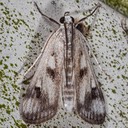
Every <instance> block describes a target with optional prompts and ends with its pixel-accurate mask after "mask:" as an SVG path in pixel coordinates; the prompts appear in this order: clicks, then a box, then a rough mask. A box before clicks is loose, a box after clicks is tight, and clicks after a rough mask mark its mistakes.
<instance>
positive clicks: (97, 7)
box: [75, 3, 101, 26]
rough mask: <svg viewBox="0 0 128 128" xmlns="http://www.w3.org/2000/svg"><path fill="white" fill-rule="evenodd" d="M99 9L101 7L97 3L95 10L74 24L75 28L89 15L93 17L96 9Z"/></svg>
mask: <svg viewBox="0 0 128 128" xmlns="http://www.w3.org/2000/svg"><path fill="white" fill-rule="evenodd" d="M99 7H101V4H100V3H99V4H98V5H97V6H96V8H95V9H94V10H93V11H92V12H91V13H90V14H89V15H87V16H86V17H84V18H82V19H80V20H79V21H78V22H76V23H75V26H77V25H78V24H79V23H81V22H82V21H84V20H85V19H87V18H88V17H90V16H91V15H93V14H94V13H95V12H96V11H97V10H98V9H99Z"/></svg>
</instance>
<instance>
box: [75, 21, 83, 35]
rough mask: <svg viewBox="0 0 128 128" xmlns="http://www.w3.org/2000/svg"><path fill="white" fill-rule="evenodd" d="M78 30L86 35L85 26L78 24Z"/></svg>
mask: <svg viewBox="0 0 128 128" xmlns="http://www.w3.org/2000/svg"><path fill="white" fill-rule="evenodd" d="M76 28H77V29H78V30H79V31H80V32H81V33H84V26H83V24H82V23H80V24H78V25H77V26H76Z"/></svg>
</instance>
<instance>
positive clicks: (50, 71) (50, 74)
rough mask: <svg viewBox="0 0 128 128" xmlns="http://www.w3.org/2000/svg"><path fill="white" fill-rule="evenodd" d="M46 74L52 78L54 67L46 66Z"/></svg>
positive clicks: (53, 76)
mask: <svg viewBox="0 0 128 128" xmlns="http://www.w3.org/2000/svg"><path fill="white" fill-rule="evenodd" d="M47 73H48V75H49V76H50V77H51V78H52V79H53V80H54V78H55V69H51V68H50V67H48V68H47Z"/></svg>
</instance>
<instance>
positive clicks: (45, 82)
mask: <svg viewBox="0 0 128 128" xmlns="http://www.w3.org/2000/svg"><path fill="white" fill-rule="evenodd" d="M35 6H36V7H37V9H38V11H39V12H40V14H41V15H42V16H43V17H45V18H48V19H49V20H50V21H52V22H54V23H56V24H58V25H59V26H60V27H59V29H58V30H56V31H55V32H54V33H53V34H52V35H51V36H50V37H49V38H48V40H47V41H46V43H45V45H44V47H43V49H42V51H41V54H40V55H39V57H38V58H37V59H36V61H35V62H34V64H33V65H32V66H31V67H30V69H29V70H28V71H27V73H26V74H25V75H24V81H23V83H24V82H25V81H29V82H28V84H29V86H28V88H27V90H26V92H25V95H24V96H23V97H21V101H20V114H21V116H22V118H23V120H24V121H25V122H26V123H30V124H40V123H42V122H44V121H47V120H49V119H51V118H52V117H54V116H55V115H56V113H57V111H58V109H59V104H60V102H62V103H63V106H64V107H65V109H67V111H69V112H72V111H75V113H77V114H78V115H79V116H80V117H81V118H82V119H83V120H84V121H87V122H88V123H91V124H102V123H103V122H104V120H105V116H106V110H105V101H104V97H103V93H102V90H101V88H100V86H99V83H98V81H97V78H96V75H95V72H94V70H93V66H92V64H91V61H90V49H89V47H88V43H87V40H86V38H85V37H84V35H83V34H82V33H81V31H80V30H79V28H80V26H79V24H80V23H81V22H82V21H84V20H85V19H86V18H88V17H89V16H91V15H92V14H93V13H94V12H95V11H97V9H98V8H99V7H100V5H99V4H98V5H97V6H96V7H95V9H94V10H93V11H92V12H91V13H90V14H89V15H88V16H87V17H84V18H82V19H81V20H79V21H77V22H76V23H75V22H74V18H73V17H71V16H70V15H69V12H65V14H64V16H63V17H61V18H60V23H58V22H57V21H55V20H54V19H52V18H49V17H48V16H46V15H44V14H43V13H42V12H41V11H40V9H39V7H38V6H37V4H36V3H35ZM34 66H35V68H36V71H35V72H33V73H31V72H32V70H33V67H34Z"/></svg>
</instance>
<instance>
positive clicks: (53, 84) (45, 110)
mask: <svg viewBox="0 0 128 128" xmlns="http://www.w3.org/2000/svg"><path fill="white" fill-rule="evenodd" d="M60 36H61V29H59V30H58V31H56V32H55V33H54V34H53V35H52V37H50V39H49V40H48V42H46V45H45V48H44V51H43V53H42V55H41V58H40V62H38V63H39V64H38V66H37V69H36V72H35V73H34V75H33V76H32V78H31V79H30V80H29V81H30V83H29V85H28V88H27V90H26V93H25V95H24V96H23V97H22V98H21V102H20V113H21V116H22V118H23V120H24V121H25V122H26V123H30V124H40V123H41V122H44V121H46V120H48V119H50V118H52V117H53V116H54V115H55V114H56V112H57V108H58V104H59V95H60V94H59V92H60V86H61V84H62V68H63V60H64V58H63V54H64V53H63V49H64V43H63V39H62V38H60ZM26 77H27V76H26Z"/></svg>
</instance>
